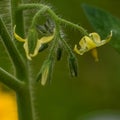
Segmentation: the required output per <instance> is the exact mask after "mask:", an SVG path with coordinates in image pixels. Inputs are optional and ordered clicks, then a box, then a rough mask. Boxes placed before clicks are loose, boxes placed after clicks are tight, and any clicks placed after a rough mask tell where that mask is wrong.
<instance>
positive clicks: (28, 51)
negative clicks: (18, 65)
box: [14, 26, 54, 60]
mask: <svg viewBox="0 0 120 120" xmlns="http://www.w3.org/2000/svg"><path fill="white" fill-rule="evenodd" d="M15 28H16V26H15V27H14V37H15V38H16V40H18V41H20V42H23V43H24V44H23V48H24V50H25V53H26V57H27V58H28V60H32V57H34V56H36V55H37V54H38V52H39V49H41V47H42V45H44V44H47V43H49V42H50V41H52V40H53V38H54V33H53V34H52V35H50V36H44V37H42V38H40V39H39V38H38V37H37V33H36V32H37V31H36V30H34V29H32V30H30V32H29V33H30V34H29V35H28V36H29V37H28V38H25V39H23V38H21V37H20V36H19V35H18V34H17V33H16V32H15ZM31 39H32V40H31ZM35 41H36V42H35ZM31 42H32V43H31ZM30 43H31V44H30ZM34 43H35V44H34ZM30 45H31V47H30ZM33 46H34V48H33V52H31V49H32V47H33Z"/></svg>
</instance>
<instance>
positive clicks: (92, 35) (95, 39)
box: [89, 32, 101, 43]
mask: <svg viewBox="0 0 120 120" xmlns="http://www.w3.org/2000/svg"><path fill="white" fill-rule="evenodd" d="M89 36H90V37H91V38H92V40H93V41H94V42H95V43H100V42H101V38H100V36H99V34H98V33H95V32H94V33H90V34H89Z"/></svg>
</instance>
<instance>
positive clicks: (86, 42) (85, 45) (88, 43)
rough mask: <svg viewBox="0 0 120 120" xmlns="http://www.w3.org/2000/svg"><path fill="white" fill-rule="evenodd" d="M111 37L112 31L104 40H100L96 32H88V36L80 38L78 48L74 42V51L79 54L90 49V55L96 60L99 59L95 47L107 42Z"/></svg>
mask: <svg viewBox="0 0 120 120" xmlns="http://www.w3.org/2000/svg"><path fill="white" fill-rule="evenodd" d="M111 37H112V31H111V32H110V35H109V36H108V37H107V38H106V39H105V40H101V38H100V36H99V34H98V33H90V34H89V36H84V37H83V38H81V40H80V42H79V45H80V49H78V47H77V45H76V44H75V47H74V51H75V52H76V53H77V54H79V55H83V54H84V53H85V52H88V51H90V50H91V53H92V56H93V57H94V58H95V61H98V60H99V59H98V54H97V50H96V48H97V47H100V46H102V45H104V44H106V43H108V42H109V41H110V39H111Z"/></svg>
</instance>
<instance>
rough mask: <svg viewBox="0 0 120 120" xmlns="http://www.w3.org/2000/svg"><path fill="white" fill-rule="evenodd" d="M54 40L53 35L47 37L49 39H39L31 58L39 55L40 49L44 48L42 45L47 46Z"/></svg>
mask: <svg viewBox="0 0 120 120" xmlns="http://www.w3.org/2000/svg"><path fill="white" fill-rule="evenodd" d="M53 38H54V35H51V36H47V37H42V38H41V39H39V40H38V41H37V44H36V48H35V50H34V53H33V54H30V56H31V57H34V56H36V55H37V54H38V52H39V49H40V47H41V46H42V44H46V43H48V42H50V41H51V40H52V39H53Z"/></svg>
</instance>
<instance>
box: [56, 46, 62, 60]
mask: <svg viewBox="0 0 120 120" xmlns="http://www.w3.org/2000/svg"><path fill="white" fill-rule="evenodd" d="M62 51H63V49H62V47H60V46H59V47H58V48H57V60H58V61H59V60H61V57H62Z"/></svg>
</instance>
